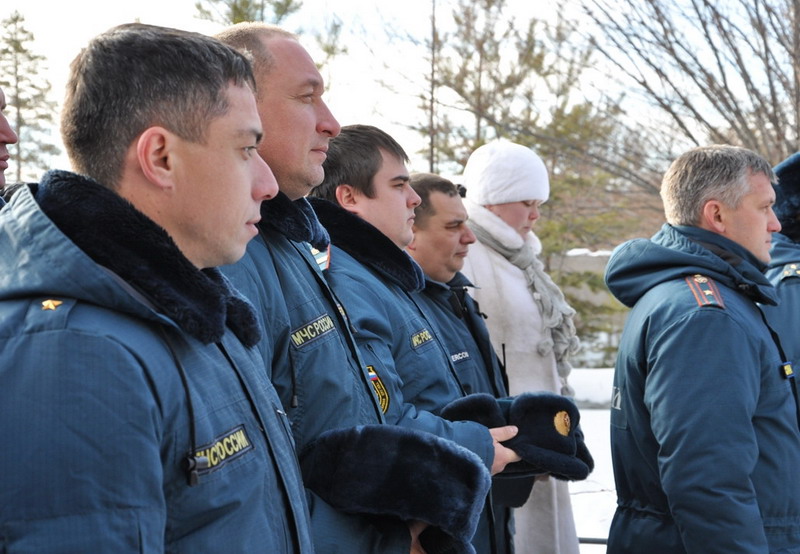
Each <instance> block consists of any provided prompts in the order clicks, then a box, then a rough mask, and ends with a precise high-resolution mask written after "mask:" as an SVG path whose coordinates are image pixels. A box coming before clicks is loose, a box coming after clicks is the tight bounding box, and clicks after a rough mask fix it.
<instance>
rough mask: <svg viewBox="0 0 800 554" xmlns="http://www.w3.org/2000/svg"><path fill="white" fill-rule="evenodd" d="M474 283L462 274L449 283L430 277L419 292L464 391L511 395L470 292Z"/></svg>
mask: <svg viewBox="0 0 800 554" xmlns="http://www.w3.org/2000/svg"><path fill="white" fill-rule="evenodd" d="M473 286H474V285H473V284H472V283H471V282H470V281H469V279H467V278H466V277H465V276H464V275H463V274H462V273H456V275H455V277H453V279H451V280H450V281H449V282H448V283H446V284H445V283H440V282H438V281H434V280H432V279H430V278H428V277H426V278H425V288H424V289H423V290H422V291H421V292H419V293H415V294H416V295H417V296H418V299H419V302H420V304H421V305H422V307H423V309H424V310H425V313H426V314H427V315H428V317H429V319H431V320H432V322H433V324H434V325H435V326H436V327H437V328H438V329H439V335H440V336H441V337H442V340H443V341H444V344H445V348H446V349H447V354H448V355H449V356H450V361H451V362H452V364H453V366H454V367H455V370H456V373H457V374H458V378H459V381H460V382H461V384H462V385H463V387H464V392H465V393H467V394H471V393H473V392H485V393H488V394H491V395H492V396H495V397H497V398H502V397H505V396H508V390H507V387H506V384H505V376H504V373H503V368H502V367H501V365H500V360H499V359H498V358H497V354H496V353H495V351H494V348H492V343H491V342H490V340H489V330H488V329H487V328H486V324H485V323H484V321H483V317H482V315H481V314H480V313H479V311H478V308H477V303H476V302H475V300H474V299H473V298H472V296H470V295H469V293H468V292H467V289H469V288H471V287H473Z"/></svg>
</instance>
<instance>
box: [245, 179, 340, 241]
mask: <svg viewBox="0 0 800 554" xmlns="http://www.w3.org/2000/svg"><path fill="white" fill-rule="evenodd" d="M259 227H261V228H262V229H274V230H275V231H277V232H278V233H280V234H282V235H284V236H285V237H286V238H288V239H289V240H293V241H295V242H308V243H310V244H311V246H313V247H314V248H317V249H319V250H324V249H325V248H327V247H328V244H329V243H330V237H329V236H328V232H327V231H326V230H325V228H324V227H323V226H322V225H321V224H320V222H319V219H317V215H316V214H315V213H314V210H313V209H312V208H311V204H309V202H308V200H306V199H305V198H300V199H298V200H295V201H292V200H290V199H289V197H288V196H286V195H285V194H284V193H282V192H279V193H278V195H277V196H276V197H275V198H273V199H272V200H268V201H266V202H263V203H262V204H261V222H260V223H259Z"/></svg>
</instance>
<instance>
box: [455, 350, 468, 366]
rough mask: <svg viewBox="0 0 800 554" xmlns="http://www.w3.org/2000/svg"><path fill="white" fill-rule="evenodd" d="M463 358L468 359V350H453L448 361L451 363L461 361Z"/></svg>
mask: <svg viewBox="0 0 800 554" xmlns="http://www.w3.org/2000/svg"><path fill="white" fill-rule="evenodd" d="M463 360H469V352H467V351H466V350H464V351H463V352H454V353H452V354H450V361H451V362H453V363H456V362H461V361H463Z"/></svg>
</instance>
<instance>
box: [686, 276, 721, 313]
mask: <svg viewBox="0 0 800 554" xmlns="http://www.w3.org/2000/svg"><path fill="white" fill-rule="evenodd" d="M684 280H685V281H686V284H687V285H689V290H691V291H692V295H693V296H694V299H695V300H696V301H697V305H698V306H715V307H717V308H722V309H725V302H724V301H723V299H722V295H721V294H720V293H719V289H718V288H717V284H716V283H715V282H714V281H713V280H712V279H710V278H709V277H706V276H704V275H690V276H686V277H685V278H684Z"/></svg>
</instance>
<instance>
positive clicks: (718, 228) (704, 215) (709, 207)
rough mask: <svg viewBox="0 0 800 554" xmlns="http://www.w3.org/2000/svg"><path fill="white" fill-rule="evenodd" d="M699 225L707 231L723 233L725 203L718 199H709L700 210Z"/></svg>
mask: <svg viewBox="0 0 800 554" xmlns="http://www.w3.org/2000/svg"><path fill="white" fill-rule="evenodd" d="M700 227H701V228H702V229H706V230H707V231H713V232H715V233H719V234H723V233H724V232H725V227H726V221H725V205H724V204H722V202H720V201H719V200H709V201H708V202H706V203H705V204H704V205H703V210H702V212H700Z"/></svg>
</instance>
